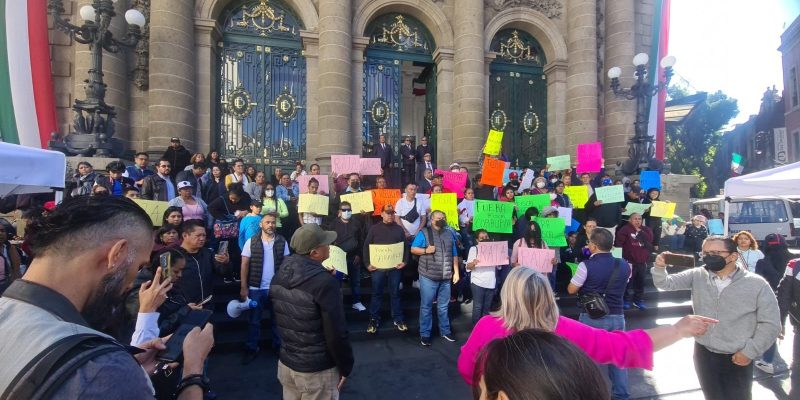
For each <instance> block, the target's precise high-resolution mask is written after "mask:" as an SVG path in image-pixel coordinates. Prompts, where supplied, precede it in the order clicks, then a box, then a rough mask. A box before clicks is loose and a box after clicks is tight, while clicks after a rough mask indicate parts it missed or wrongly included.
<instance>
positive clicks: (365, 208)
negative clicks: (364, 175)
mask: <svg viewBox="0 0 800 400" xmlns="http://www.w3.org/2000/svg"><path fill="white" fill-rule="evenodd" d="M339 198H340V199H341V201H346V202H348V203H350V205H351V206H353V214H360V213H365V212H368V213H371V212H373V211H375V207H374V206H373V204H372V192H371V191H369V190H367V191H366V192H358V193H348V194H343V195H341V196H340V197H339Z"/></svg>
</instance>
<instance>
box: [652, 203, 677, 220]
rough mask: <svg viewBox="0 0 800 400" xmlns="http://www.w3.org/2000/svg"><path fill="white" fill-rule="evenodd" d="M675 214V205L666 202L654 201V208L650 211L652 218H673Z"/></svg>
mask: <svg viewBox="0 0 800 400" xmlns="http://www.w3.org/2000/svg"><path fill="white" fill-rule="evenodd" d="M674 214H675V203H670V202H666V201H654V202H653V208H652V209H651V210H650V216H651V217H661V218H672V215H674Z"/></svg>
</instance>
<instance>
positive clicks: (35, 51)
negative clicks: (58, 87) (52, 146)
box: [0, 0, 62, 148]
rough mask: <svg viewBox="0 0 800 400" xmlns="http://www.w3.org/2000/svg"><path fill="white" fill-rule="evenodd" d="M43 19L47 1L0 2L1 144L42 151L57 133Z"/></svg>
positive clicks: (48, 52)
mask: <svg viewBox="0 0 800 400" xmlns="http://www.w3.org/2000/svg"><path fill="white" fill-rule="evenodd" d="M47 18H48V14H47V0H0V99H2V101H0V139H2V141H3V142H7V143H14V144H21V145H23V146H28V147H35V148H47V142H48V140H49V139H50V133H52V132H54V131H56V107H55V100H54V95H53V78H52V75H51V73H50V45H49V43H48V39H47ZM54 34H56V35H61V34H62V33H60V32H56V33H54Z"/></svg>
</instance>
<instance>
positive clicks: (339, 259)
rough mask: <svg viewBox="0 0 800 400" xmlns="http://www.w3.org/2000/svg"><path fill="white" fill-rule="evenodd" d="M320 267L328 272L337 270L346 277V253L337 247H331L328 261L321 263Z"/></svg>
mask: <svg viewBox="0 0 800 400" xmlns="http://www.w3.org/2000/svg"><path fill="white" fill-rule="evenodd" d="M322 266H323V267H325V268H327V269H329V270H334V269H335V270H337V271H339V272H341V273H343V274H345V275H347V253H345V252H344V250H342V249H340V248H339V247H338V246H333V245H331V252H330V255H329V256H328V259H326V260H325V261H323V262H322Z"/></svg>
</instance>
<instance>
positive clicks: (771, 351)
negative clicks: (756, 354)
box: [761, 342, 778, 364]
mask: <svg viewBox="0 0 800 400" xmlns="http://www.w3.org/2000/svg"><path fill="white" fill-rule="evenodd" d="M777 351H778V343H777V342H775V343H773V344H772V346H769V348H768V349H767V351H765V352H764V355H762V356H761V359H762V360H764V362H768V363H770V364H772V361H774V360H775V353H776V352H777Z"/></svg>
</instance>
